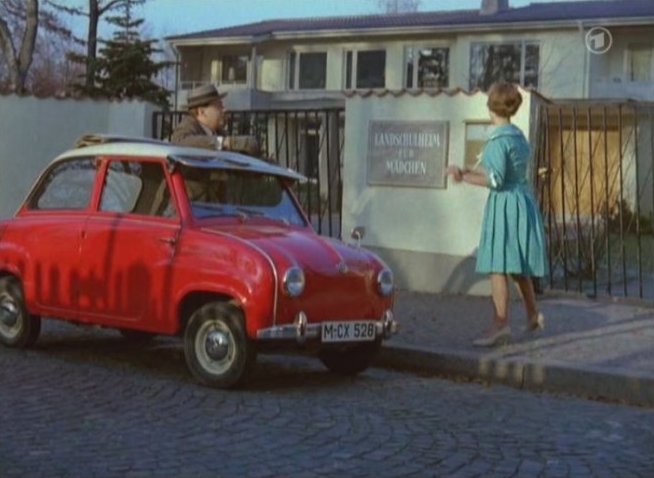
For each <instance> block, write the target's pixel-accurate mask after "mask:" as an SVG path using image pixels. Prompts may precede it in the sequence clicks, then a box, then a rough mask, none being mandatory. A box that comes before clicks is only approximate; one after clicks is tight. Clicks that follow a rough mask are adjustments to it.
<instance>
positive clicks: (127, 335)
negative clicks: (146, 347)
mask: <svg viewBox="0 0 654 478" xmlns="http://www.w3.org/2000/svg"><path fill="white" fill-rule="evenodd" d="M119 332H120V335H122V336H123V338H124V339H125V340H126V341H127V342H130V343H133V344H147V343H149V342H152V340H153V339H154V338H155V337H156V334H151V333H150V332H143V331H141V330H132V329H120V330H119Z"/></svg>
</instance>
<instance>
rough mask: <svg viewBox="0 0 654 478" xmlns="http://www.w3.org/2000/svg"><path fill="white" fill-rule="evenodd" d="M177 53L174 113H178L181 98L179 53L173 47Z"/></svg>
mask: <svg viewBox="0 0 654 478" xmlns="http://www.w3.org/2000/svg"><path fill="white" fill-rule="evenodd" d="M173 51H174V52H175V101H174V105H173V111H177V97H178V96H179V51H178V50H177V48H175V47H173Z"/></svg>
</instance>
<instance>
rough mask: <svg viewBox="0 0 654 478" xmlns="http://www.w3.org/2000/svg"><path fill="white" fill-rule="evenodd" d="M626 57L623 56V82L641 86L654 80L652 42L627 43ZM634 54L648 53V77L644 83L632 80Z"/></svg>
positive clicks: (653, 46) (653, 50)
mask: <svg viewBox="0 0 654 478" xmlns="http://www.w3.org/2000/svg"><path fill="white" fill-rule="evenodd" d="M625 52H626V55H625V74H624V77H625V80H626V82H627V83H635V84H642V83H651V82H652V80H653V79H654V43H652V42H633V43H629V44H628V45H627V48H626V50H625ZM636 52H647V53H648V56H649V58H648V60H649V71H648V76H649V78H647V79H646V80H644V81H641V80H636V79H634V68H633V66H634V65H633V60H634V53H636Z"/></svg>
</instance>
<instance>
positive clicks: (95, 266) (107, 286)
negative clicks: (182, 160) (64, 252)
mask: <svg viewBox="0 0 654 478" xmlns="http://www.w3.org/2000/svg"><path fill="white" fill-rule="evenodd" d="M102 171H103V173H104V174H103V184H102V190H101V192H100V196H99V201H98V207H97V211H96V212H94V213H93V214H91V215H90V216H89V218H88V220H87V222H86V226H85V230H84V233H83V240H82V249H81V261H80V262H81V269H82V273H83V274H84V277H86V278H87V280H85V281H84V282H83V288H82V289H81V290H80V297H79V305H80V307H79V310H80V315H81V316H82V317H85V318H86V319H88V320H92V321H94V322H101V323H104V324H107V325H113V326H118V327H120V326H121V325H124V324H126V323H131V324H132V325H131V326H133V327H136V328H142V329H145V330H153V331H156V330H157V326H158V324H159V323H160V321H165V320H167V318H168V316H169V314H170V313H171V309H172V307H171V306H170V304H169V301H170V293H169V288H170V281H171V279H172V277H171V270H172V264H173V261H174V258H175V250H176V245H177V239H178V235H179V231H180V219H179V214H178V213H177V209H176V207H175V204H174V198H173V196H172V194H171V191H172V190H171V188H170V178H169V176H168V173H167V172H166V169H165V167H164V163H163V161H157V160H142V159H139V160H135V159H108V160H107V161H106V164H105V167H104V168H103V170H102Z"/></svg>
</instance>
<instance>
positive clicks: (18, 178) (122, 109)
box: [0, 95, 155, 218]
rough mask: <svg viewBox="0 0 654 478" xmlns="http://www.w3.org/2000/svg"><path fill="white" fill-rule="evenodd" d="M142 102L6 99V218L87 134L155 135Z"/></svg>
mask: <svg viewBox="0 0 654 478" xmlns="http://www.w3.org/2000/svg"><path fill="white" fill-rule="evenodd" d="M154 111H155V107H154V106H153V105H150V104H149V103H141V102H110V101H94V100H72V99H65V100H59V99H53V98H49V99H38V98H32V97H18V96H15V95H12V96H4V97H0V167H1V169H0V217H2V218H5V217H8V216H11V215H12V214H13V213H14V212H15V211H16V209H17V208H18V206H19V205H20V204H21V202H22V201H23V199H24V198H25V196H26V195H27V193H28V192H29V190H30V188H31V186H32V184H33V182H34V181H35V180H36V178H37V177H38V175H39V174H40V173H41V171H42V170H43V168H44V167H45V166H46V165H47V164H48V163H50V161H52V160H53V159H54V158H55V157H56V156H57V155H59V154H60V153H62V152H64V151H65V150H67V149H70V148H71V147H72V146H73V145H74V143H75V140H76V139H77V138H78V137H80V136H82V135H83V134H86V133H108V134H122V135H126V136H145V137H151V136H152V126H151V125H152V113H153V112H154Z"/></svg>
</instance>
